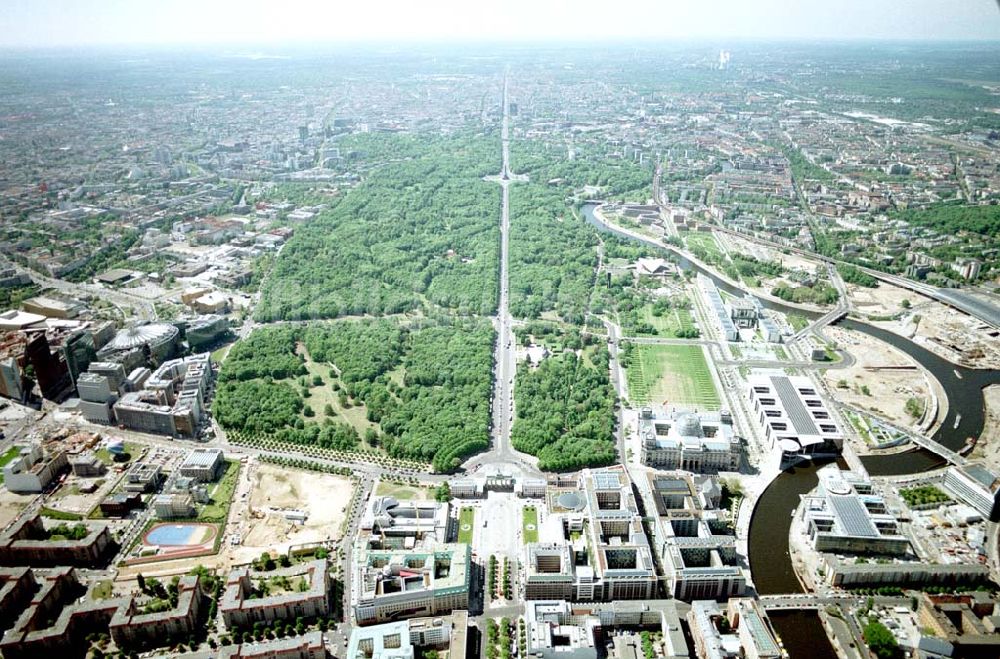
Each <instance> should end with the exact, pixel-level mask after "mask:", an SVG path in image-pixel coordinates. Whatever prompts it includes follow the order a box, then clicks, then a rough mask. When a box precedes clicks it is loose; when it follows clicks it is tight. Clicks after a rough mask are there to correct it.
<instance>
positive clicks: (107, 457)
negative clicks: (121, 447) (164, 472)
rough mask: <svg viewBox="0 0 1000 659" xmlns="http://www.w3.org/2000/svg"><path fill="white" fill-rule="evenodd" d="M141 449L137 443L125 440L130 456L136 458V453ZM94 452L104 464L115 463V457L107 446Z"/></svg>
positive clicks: (126, 449)
mask: <svg viewBox="0 0 1000 659" xmlns="http://www.w3.org/2000/svg"><path fill="white" fill-rule="evenodd" d="M139 451H140V448H139V447H138V446H136V445H135V444H130V443H128V442H125V453H127V454H128V455H129V456H131V457H133V458H134V457H135V456H136V455H138V452H139ZM94 454H95V455H96V456H97V459H98V460H100V461H101V462H103V463H104V464H107V465H110V464H115V461H114V458H113V457H112V455H111V454H110V453H108V449H106V448H100V449H97V451H95V453H94ZM119 464H121V463H119Z"/></svg>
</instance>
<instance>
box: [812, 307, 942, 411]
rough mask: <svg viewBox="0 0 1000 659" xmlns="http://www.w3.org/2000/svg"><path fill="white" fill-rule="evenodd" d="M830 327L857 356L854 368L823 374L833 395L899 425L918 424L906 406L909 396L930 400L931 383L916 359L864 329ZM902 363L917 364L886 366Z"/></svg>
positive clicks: (837, 339)
mask: <svg viewBox="0 0 1000 659" xmlns="http://www.w3.org/2000/svg"><path fill="white" fill-rule="evenodd" d="M826 331H827V334H828V335H829V336H830V338H831V339H833V340H835V341H836V342H837V344H838V345H840V346H842V347H844V348H845V349H846V350H847V351H848V352H850V354H851V355H853V356H854V358H855V359H856V360H857V361H856V362H855V364H854V365H853V366H851V367H850V368H846V369H830V370H828V371H826V372H824V374H823V378H824V379H825V380H826V384H827V386H828V387H829V390H830V391H831V392H832V394H833V396H834V397H836V398H837V400H839V401H840V402H842V403H847V404H849V405H853V406H854V407H857V408H860V409H863V410H865V411H869V412H872V413H874V414H876V415H878V416H880V417H882V418H884V419H887V420H889V421H891V422H893V423H896V424H898V425H901V426H912V425H914V424H915V423H916V421H917V420H916V419H914V418H913V417H912V416H910V415H909V413H907V412H906V410H905V409H904V407H905V405H906V401H907V399H909V398H911V397H914V398H918V399H920V400H921V402H922V403H923V404H924V405H929V404H930V384H929V383H928V380H927V377H926V376H925V374H924V373H923V371H921V370H920V369H918V368H916V363H915V362H914V361H913V360H911V359H910V358H909V357H908V356H906V355H905V354H904V353H902V352H900V351H899V350H896V349H895V348H893V347H892V346H890V345H889V344H887V343H883V342H882V341H879V340H877V339H874V338H872V337H869V336H868V335H866V334H862V333H861V332H852V331H850V330H845V329H843V328H840V327H831V328H829V329H828V330H826ZM900 366H904V367H913V368H907V369H898V370H897V369H893V368H886V367H900ZM873 369H874V370H873ZM842 380H843V381H846V383H847V387H846V388H843V387H841V386H838V385H841V384H842V382H841V381H842ZM864 387H867V393H865V389H864Z"/></svg>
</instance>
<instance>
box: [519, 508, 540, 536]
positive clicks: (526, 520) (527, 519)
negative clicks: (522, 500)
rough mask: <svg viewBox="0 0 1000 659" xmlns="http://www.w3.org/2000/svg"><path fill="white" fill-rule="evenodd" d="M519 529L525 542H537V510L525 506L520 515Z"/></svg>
mask: <svg viewBox="0 0 1000 659" xmlns="http://www.w3.org/2000/svg"><path fill="white" fill-rule="evenodd" d="M521 529H522V530H523V531H524V541H525V542H538V509H537V508H535V507H534V506H525V507H524V511H523V512H522V513H521Z"/></svg>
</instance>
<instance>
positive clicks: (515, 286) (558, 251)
mask: <svg viewBox="0 0 1000 659" xmlns="http://www.w3.org/2000/svg"><path fill="white" fill-rule="evenodd" d="M510 213H511V227H510V312H511V313H512V314H513V315H514V316H515V317H519V318H538V317H539V316H540V315H541V314H542V313H543V312H546V311H554V312H556V313H557V314H558V315H559V316H560V317H561V318H562V319H563V320H566V321H567V322H571V323H577V324H580V323H583V318H584V314H585V313H586V310H587V301H588V300H589V298H590V290H591V288H592V286H593V283H594V272H595V269H596V268H597V250H596V245H597V236H596V231H595V229H594V228H593V227H591V226H590V225H588V224H587V223H586V222H584V220H583V219H582V218H580V217H579V216H577V215H576V214H574V212H573V210H572V209H571V208H569V207H568V206H567V204H566V201H565V197H564V195H563V194H562V193H561V192H560V191H559V190H558V189H556V188H550V187H546V186H544V185H538V184H535V183H528V184H526V185H519V186H516V187H515V188H514V189H513V190H511V193H510Z"/></svg>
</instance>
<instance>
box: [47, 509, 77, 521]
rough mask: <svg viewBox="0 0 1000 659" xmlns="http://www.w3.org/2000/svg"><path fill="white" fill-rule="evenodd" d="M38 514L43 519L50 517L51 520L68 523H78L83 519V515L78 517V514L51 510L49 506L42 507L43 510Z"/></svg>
mask: <svg viewBox="0 0 1000 659" xmlns="http://www.w3.org/2000/svg"><path fill="white" fill-rule="evenodd" d="M38 514H39V515H41V516H42V517H49V518H51V519H62V520H66V521H67V522H78V521H80V520H81V519H83V515H78V514H76V513H68V512H66V511H65V510H56V509H54V508H49V507H48V506H42V509H41V510H39V511H38Z"/></svg>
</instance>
